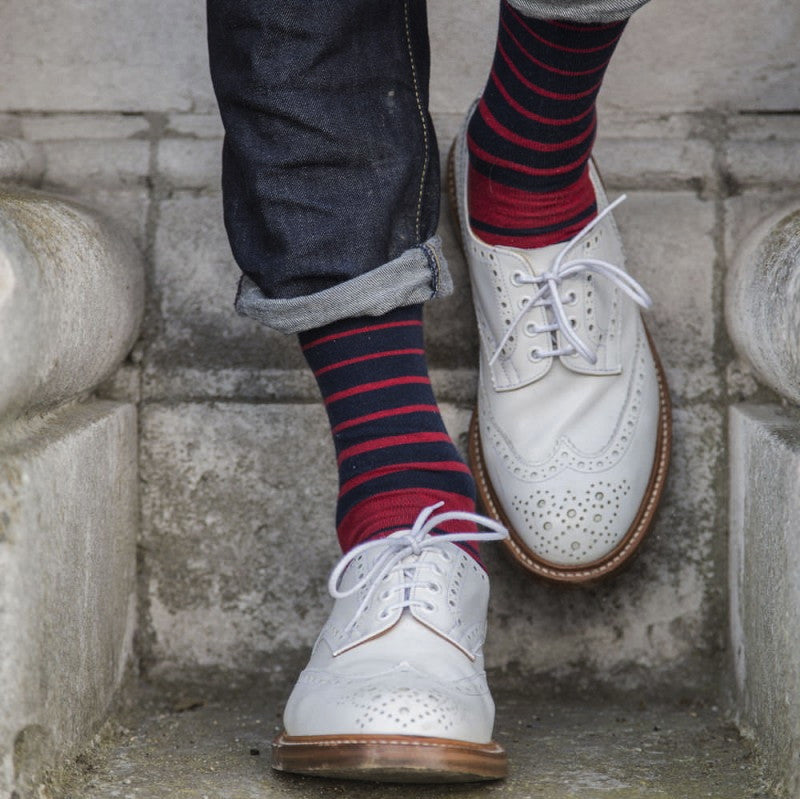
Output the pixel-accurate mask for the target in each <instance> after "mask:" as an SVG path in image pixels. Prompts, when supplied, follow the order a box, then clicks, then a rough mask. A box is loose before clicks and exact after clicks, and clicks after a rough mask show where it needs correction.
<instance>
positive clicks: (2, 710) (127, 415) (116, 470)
mask: <svg viewBox="0 0 800 799" xmlns="http://www.w3.org/2000/svg"><path fill="white" fill-rule="evenodd" d="M136 438H137V430H136V411H135V408H134V407H133V406H132V405H123V404H119V403H110V402H93V403H89V404H87V405H73V406H69V407H67V408H64V409H61V410H59V411H57V412H56V413H54V414H51V415H49V416H47V417H44V418H37V419H36V420H34V421H31V422H26V423H22V422H17V423H15V424H14V425H13V426H12V427H10V428H9V427H6V428H5V429H3V430H2V437H1V438H0V640H2V642H3V646H2V653H0V795H2V796H4V797H6V796H9V795H13V796H20V797H21V799H27V798H28V797H31V796H34V795H36V796H39V795H40V794H38V793H35V791H34V788H35V785H36V781H37V779H38V777H39V776H40V771H41V769H42V768H44V767H47V766H49V765H52V764H54V763H56V762H57V760H58V759H59V758H61V757H63V756H64V755H73V756H74V755H75V754H77V752H76V749H77V748H78V747H82V746H84V745H85V744H86V742H87V739H88V737H90V736H91V735H92V734H93V733H94V731H95V729H96V727H97V726H98V725H99V723H100V722H101V721H102V720H103V718H104V715H105V713H106V710H107V708H108V704H109V702H110V700H111V698H112V696H113V694H114V692H115V691H116V689H117V688H118V687H119V685H120V682H121V680H122V678H123V675H124V672H125V670H126V668H127V667H129V666H130V661H131V658H132V637H133V632H134V627H135V622H136V601H135V570H136V552H135V542H136V532H137V527H138V521H139V513H138V483H137V474H136V472H137V460H136V452H137V442H136ZM14 789H15V790H17V791H18V793H17V794H10V792H11V791H12V790H14Z"/></svg>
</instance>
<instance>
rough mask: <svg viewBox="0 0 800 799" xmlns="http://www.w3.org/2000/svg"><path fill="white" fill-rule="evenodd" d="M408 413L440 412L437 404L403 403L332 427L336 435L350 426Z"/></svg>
mask: <svg viewBox="0 0 800 799" xmlns="http://www.w3.org/2000/svg"><path fill="white" fill-rule="evenodd" d="M406 413H435V414H438V413H439V408H438V407H437V406H436V405H402V406H401V407H399V408H387V409H386V410H385V411H375V413H367V414H364V416H357V417H356V418H355V419H347V420H346V421H344V422H340V423H339V424H337V425H336V426H335V427H333V428H332V432H333V434H334V435H336V433H340V432H341V431H342V430H347V429H348V428H349V427H356V426H357V425H360V424H366V423H367V422H375V421H377V420H378V419H386V418H387V417H389V416H402V415H403V414H406Z"/></svg>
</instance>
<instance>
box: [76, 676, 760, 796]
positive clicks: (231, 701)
mask: <svg viewBox="0 0 800 799" xmlns="http://www.w3.org/2000/svg"><path fill="white" fill-rule="evenodd" d="M294 677H295V675H294V673H290V674H285V675H282V676H281V679H280V682H279V684H278V686H277V687H276V688H272V687H271V686H268V685H265V684H264V681H263V680H261V679H251V680H248V681H247V682H244V681H242V684H241V685H239V686H237V687H236V688H234V689H233V690H231V689H230V688H227V686H226V688H223V689H221V690H220V689H219V688H215V687H214V686H210V685H209V684H208V682H204V683H202V684H199V685H197V686H189V685H186V684H185V683H184V684H181V685H171V686H168V688H167V689H166V690H165V689H164V688H161V690H160V691H158V692H156V691H154V690H153V689H152V688H150V689H149V690H148V691H147V692H144V691H143V692H142V695H141V696H140V697H138V698H137V701H136V703H135V705H134V706H133V707H132V708H131V709H130V711H129V712H128V713H126V714H125V716H123V717H122V718H121V719H120V724H119V726H120V727H122V729H121V730H120V731H119V732H118V733H117V734H115V735H113V736H111V735H110V736H109V737H108V738H106V739H105V740H104V741H103V742H102V743H101V744H100V745H98V746H95V747H93V748H92V750H91V751H89V752H87V753H86V755H85V756H84V757H83V758H82V763H81V765H82V766H83V771H82V772H81V773H78V774H76V779H75V781H74V782H73V783H71V784H69V785H68V786H66V789H65V791H64V794H65V795H67V796H70V797H73V796H74V797H80V799H108V797H113V796H116V795H119V796H123V797H126V796H127V797H135V799H164V798H165V797H173V796H174V797H181V799H203V797H209V798H210V797H217V796H224V797H225V799H262V798H263V799H266V798H267V797H268V799H329V797H331V796H347V797H348V799H372V797H374V796H375V795H376V794H378V795H380V796H381V797H382V799H408V797H410V796H422V797H440V796H457V797H459V799H487V798H488V799H499V798H500V797H504V798H506V797H508V799H601V797H602V798H607V799H699V797H713V799H754V797H762V796H765V794H763V793H762V792H761V790H760V784H759V777H760V774H759V771H758V768H757V767H756V764H755V763H754V762H753V761H754V758H753V752H752V745H751V744H750V743H749V742H748V741H746V740H743V739H742V738H741V737H740V736H739V735H738V734H737V732H736V730H735V729H734V728H733V727H732V726H731V725H730V724H728V723H727V721H726V719H725V717H724V714H723V713H722V712H721V711H720V709H719V708H718V707H715V706H713V705H712V706H709V705H708V704H707V703H698V702H693V701H691V700H688V701H687V699H688V698H687V697H686V696H683V697H682V696H681V695H680V694H678V695H677V696H675V695H670V696H666V697H665V696H663V695H660V696H658V697H652V696H648V695H647V694H646V693H641V692H640V693H638V694H637V695H636V696H635V697H634V696H614V697H611V698H608V697H607V696H605V695H600V696H598V694H597V693H596V692H591V691H585V692H576V691H575V690H574V688H573V689H572V690H570V689H569V688H566V690H564V687H563V686H562V687H561V688H562V690H560V691H556V690H554V687H553V686H552V685H551V684H549V683H541V682H539V683H538V684H536V685H535V686H530V685H526V686H523V687H521V688H520V687H519V686H514V685H513V684H509V683H508V681H507V680H505V679H504V678H503V675H499V674H497V675H495V674H492V675H490V677H489V679H490V683H491V685H492V691H493V694H494V697H495V701H496V704H497V720H496V722H495V736H494V737H495V739H496V740H497V741H498V742H499V743H500V744H502V746H504V747H505V749H506V751H507V752H508V758H509V763H510V773H509V776H508V778H507V779H506V780H503V781H502V782H495V783H491V782H489V783H472V784H465V785H458V786H442V785H417V786H409V785H389V784H386V783H384V784H381V785H380V786H376V785H375V784H374V783H372V784H370V783H358V782H348V783H346V784H345V783H342V782H334V781H331V780H320V779H307V778H302V777H295V776H292V775H283V774H280V773H278V772H275V771H273V770H272V769H270V768H269V757H270V755H269V753H270V740H271V739H272V738H273V737H274V736H275V735H276V734H277V733H278V732H279V731H280V727H281V723H280V722H281V720H280V713H281V708H282V706H283V703H284V702H285V700H286V696H287V695H288V693H289V690H290V685H291V680H293V679H294ZM159 688H160V686H159ZM185 707H191V708H192V710H191V712H186V711H185V710H182V709H181V708H185Z"/></svg>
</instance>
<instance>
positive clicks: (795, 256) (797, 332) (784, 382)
mask: <svg viewBox="0 0 800 799" xmlns="http://www.w3.org/2000/svg"><path fill="white" fill-rule="evenodd" d="M725 313H726V318H727V321H728V331H729V332H730V334H731V338H732V339H733V341H734V343H735V344H736V347H737V349H738V351H739V354H740V355H742V356H743V357H745V358H746V359H747V360H748V361H749V362H750V364H751V365H752V366H753V368H754V369H755V371H756V373H757V374H758V375H759V377H760V378H761V380H763V381H764V382H765V383H767V384H768V385H769V386H771V387H772V388H773V389H775V391H777V392H778V393H779V394H781V395H783V396H785V397H788V398H789V399H791V400H793V401H794V402H800V205H797V204H795V205H794V206H793V207H789V208H785V209H783V210H782V211H779V212H778V213H777V214H774V215H773V216H770V217H768V218H767V219H765V220H764V221H763V222H762V224H761V225H759V226H758V227H757V228H756V229H755V230H754V231H753V232H752V233H751V234H750V235H749V236H748V237H747V239H745V241H744V242H743V243H742V245H741V247H740V248H739V251H738V253H737V256H736V258H735V260H734V262H733V266H732V269H731V270H730V271H729V273H728V275H727V282H726V306H725Z"/></svg>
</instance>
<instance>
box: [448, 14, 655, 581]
mask: <svg viewBox="0 0 800 799" xmlns="http://www.w3.org/2000/svg"><path fill="white" fill-rule="evenodd" d="M642 4H643V3H641V2H631V0H591V1H590V2H586V3H583V2H579V3H570V2H565V1H564V2H557V1H556V0H503V2H502V4H501V11H500V24H499V31H498V39H497V49H496V53H495V59H494V63H493V67H492V72H491V75H490V77H489V80H488V82H487V86H486V91H485V92H484V95H483V97H482V98H481V100H480V102H479V103H476V105H475V106H474V107H473V109H472V110H471V111H470V114H469V115H468V124H466V125H465V127H464V129H463V130H462V133H461V135H460V136H459V138H458V139H457V141H456V145H455V147H454V150H453V157H452V158H451V165H452V169H453V180H452V181H450V185H451V186H453V187H454V189H455V192H454V195H455V196H454V202H455V205H456V206H457V213H458V218H459V225H460V227H461V233H462V241H463V246H464V250H465V253H466V256H467V261H468V264H469V268H470V276H471V280H472V290H473V298H474V301H475V306H476V312H477V316H478V327H479V332H480V338H481V363H480V378H479V396H478V412H477V414H476V417H475V419H474V423H473V426H472V429H471V432H470V460H471V463H472V466H473V471H474V473H475V475H476V477H477V478H478V491H479V495H480V497H481V499H482V501H483V504H484V505H485V506H486V507H487V508H488V509H489V511H490V513H491V514H492V515H493V516H494V517H495V518H498V519H500V520H502V521H503V522H504V523H505V524H506V525H507V526H508V527H509V530H510V532H511V540H510V541H509V546H510V548H511V551H512V553H513V554H514V556H515V557H516V558H517V559H518V560H519V561H520V562H521V563H522V564H523V565H524V566H525V567H526V568H528V569H529V570H530V571H531V572H533V573H534V574H536V575H538V576H540V577H544V578H547V579H550V580H554V581H559V582H587V581H594V580H598V579H600V578H602V577H604V576H607V575H608V574H611V573H613V572H615V571H617V570H618V569H619V568H620V567H621V566H623V565H624V564H625V563H626V562H627V561H628V560H629V558H630V557H631V556H632V555H633V554H634V553H635V552H636V550H637V548H638V546H639V544H640V543H641V541H642V539H643V537H644V535H645V533H646V532H647V530H648V529H649V527H650V525H651V522H652V520H653V515H654V512H655V509H656V507H657V505H658V500H659V498H660V495H661V492H662V490H663V487H664V481H665V476H666V470H667V464H668V460H669V438H670V420H669V402H668V397H667V392H666V388H665V383H664V379H663V373H662V372H661V370H660V368H659V366H658V362H657V356H656V354H655V350H654V349H653V347H652V344H651V343H650V341H649V338H648V336H647V333H646V331H645V329H644V326H643V323H642V320H641V316H640V313H639V309H638V308H637V307H636V303H638V304H639V305H642V306H645V307H648V306H649V304H650V300H649V298H648V297H647V295H646V294H645V292H644V291H643V289H642V288H641V287H640V286H639V285H638V284H637V283H636V282H635V281H634V280H633V279H632V278H631V277H630V276H629V275H628V274H627V273H626V272H625V268H624V256H623V252H622V247H621V242H620V238H619V232H618V230H617V228H616V225H615V224H614V221H613V219H612V217H611V216H610V214H609V211H610V208H609V206H608V200H607V199H606V196H605V192H604V190H603V187H602V184H601V182H600V179H599V177H598V174H597V171H596V169H595V168H594V165H593V164H592V162H591V159H590V155H591V145H592V142H593V139H594V133H595V108H594V103H595V98H596V96H597V92H598V91H599V89H600V84H601V82H602V78H603V75H604V72H605V69H606V67H607V65H608V62H609V59H610V58H611V56H612V53H613V52H614V48H615V46H616V43H617V41H618V39H619V37H620V35H621V33H622V30H623V28H624V25H625V20H626V16H627V13H629V12H630V11H632V10H633V7H634V6H638V5H642ZM530 13H535V14H536V15H537V16H530V15H529V14H530ZM540 13H545V14H547V15H548V16H547V17H540V16H538V14H540ZM598 214H599V215H598Z"/></svg>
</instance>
